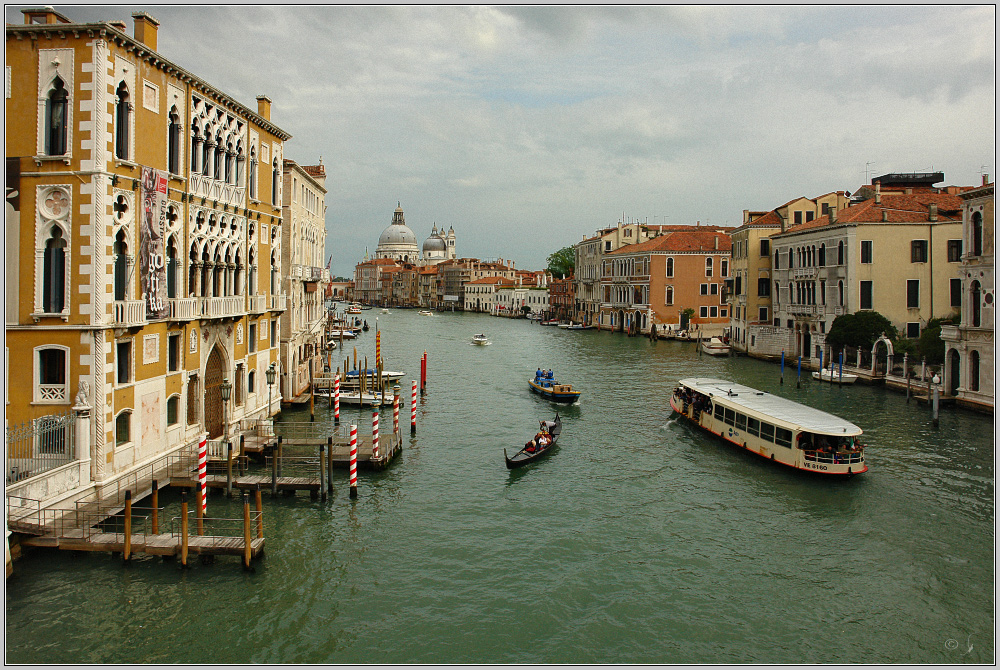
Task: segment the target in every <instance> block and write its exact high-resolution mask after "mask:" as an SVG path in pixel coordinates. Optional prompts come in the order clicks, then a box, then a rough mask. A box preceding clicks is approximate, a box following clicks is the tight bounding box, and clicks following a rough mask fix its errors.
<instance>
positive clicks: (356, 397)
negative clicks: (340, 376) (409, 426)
mask: <svg viewBox="0 0 1000 670" xmlns="http://www.w3.org/2000/svg"><path fill="white" fill-rule="evenodd" d="M313 395H315V396H316V397H317V398H329V397H330V396H332V395H333V391H331V390H328V389H321V390H317V391H314V392H313ZM386 400H387V401H388V402H390V403H391V402H392V394H387V395H386ZM340 404H341V405H358V406H361V407H378V406H379V405H381V404H382V396H381V395H376V394H374V393H365V394H363V395H362V394H361V393H360V392H358V391H351V390H346V391H345V390H344V389H340Z"/></svg>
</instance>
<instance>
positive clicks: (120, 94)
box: [115, 81, 132, 161]
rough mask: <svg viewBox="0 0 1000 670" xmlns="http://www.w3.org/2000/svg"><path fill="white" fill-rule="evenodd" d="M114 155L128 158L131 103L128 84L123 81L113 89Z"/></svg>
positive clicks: (122, 158)
mask: <svg viewBox="0 0 1000 670" xmlns="http://www.w3.org/2000/svg"><path fill="white" fill-rule="evenodd" d="M115 95H116V96H117V101H116V102H115V157H116V158H119V159H120V160H123V161H124V160H128V157H129V146H128V143H129V135H130V132H129V124H130V123H131V118H132V103H131V102H130V101H129V94H128V86H126V85H125V82H124V81H123V82H121V83H120V84H118V90H116V91H115Z"/></svg>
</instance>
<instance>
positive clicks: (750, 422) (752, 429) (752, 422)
mask: <svg viewBox="0 0 1000 670" xmlns="http://www.w3.org/2000/svg"><path fill="white" fill-rule="evenodd" d="M747 432H748V433H750V434H751V435H760V421H758V420H757V419H755V418H753V417H747Z"/></svg>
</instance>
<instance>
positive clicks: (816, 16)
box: [6, 4, 996, 276]
mask: <svg viewBox="0 0 1000 670" xmlns="http://www.w3.org/2000/svg"><path fill="white" fill-rule="evenodd" d="M32 6H35V5H32ZM21 8H22V6H15V7H11V6H7V7H6V20H7V22H9V23H21V22H22V17H21V14H20V9H21ZM55 8H56V9H57V10H58V11H60V12H62V13H63V14H65V15H67V16H68V17H69V18H70V19H72V20H74V21H79V22H94V21H103V20H114V19H118V20H124V21H125V22H126V23H127V25H128V26H129V28H128V31H129V34H131V31H132V18H131V14H132V12H134V11H139V10H142V11H146V12H147V13H149V14H150V15H151V16H153V17H154V18H156V19H157V20H158V21H159V22H160V28H159V32H158V51H159V52H160V54H161V55H162V56H163V57H164V58H166V59H167V60H170V61H172V62H174V63H176V64H177V65H180V66H181V67H183V68H184V69H186V70H188V71H190V72H192V73H193V74H195V75H197V76H198V77H200V78H202V79H204V80H205V81H207V82H209V83H210V84H212V85H213V86H215V87H216V88H218V89H219V90H221V91H223V92H225V93H227V94H228V95H230V96H232V97H234V98H235V99H236V100H238V101H240V102H241V103H243V104H245V105H246V106H247V107H249V108H250V109H252V110H256V109H257V103H256V96H257V95H261V94H263V95H267V96H268V97H269V98H271V100H272V101H273V104H272V108H271V120H272V122H273V123H275V124H276V125H277V126H279V127H280V128H282V129H283V130H285V131H287V132H288V133H290V134H291V135H292V138H291V139H290V140H289V141H288V142H286V143H285V158H290V159H292V160H295V161H296V162H298V163H300V164H303V165H310V164H315V163H317V162H319V160H320V158H321V157H322V160H323V163H324V164H325V165H326V172H327V180H326V186H327V189H328V194H327V196H326V205H327V212H326V225H327V254H326V255H327V257H332V264H331V270H332V272H333V274H334V275H335V276H336V275H344V276H352V275H353V269H354V265H355V264H356V263H358V262H359V261H361V260H362V258H363V256H364V254H365V250H366V249H367V250H368V252H369V253H374V251H375V247H376V245H377V243H378V237H379V235H380V234H381V232H382V231H383V230H384V229H385V228H386V227H387V226H388V225H389V224H390V222H391V220H392V214H393V211H394V210H395V208H396V206H397V203H399V204H400V206H401V207H402V208H403V211H404V215H405V218H406V223H407V225H408V226H409V227H410V228H411V229H412V230H413V231H414V233H415V235H416V237H417V242H418V244H422V243H423V241H424V240H425V239H426V238H427V237H428V235H429V234H430V231H431V227H432V225H435V224H436V225H437V226H438V228H441V227H444V228H448V227H454V229H455V235H456V247H457V252H458V255H459V256H460V257H474V258H480V259H492V258H498V257H499V258H505V259H512V260H514V261H515V263H516V266H517V267H518V268H522V269H541V268H543V267H545V265H546V264H547V262H546V258H547V256H548V255H549V254H551V253H553V252H555V251H557V250H558V249H560V248H562V247H565V246H568V245H572V244H575V243H576V242H579V241H580V240H582V239H583V238H584V237H589V236H592V235H593V234H594V233H595V231H597V230H598V229H600V228H605V227H609V226H613V225H615V224H616V223H618V222H619V221H622V220H623V219H624V221H626V222H635V221H639V222H646V223H650V224H662V223H667V224H690V225H694V224H695V223H696V222H697V221H701V222H702V223H706V224H714V225H730V226H737V225H739V224H740V223H741V222H742V216H743V210H744V209H751V210H768V209H773V208H775V207H777V206H779V205H781V204H783V203H785V202H787V201H789V200H791V199H793V198H796V197H799V196H807V197H815V196H818V195H821V194H824V193H828V192H830V191H834V190H848V191H851V192H854V191H855V190H856V189H857V188H858V187H860V186H861V185H862V184H865V183H868V182H870V180H871V178H872V177H873V176H877V175H881V174H885V173H888V172H922V171H929V170H934V171H941V172H944V174H945V184H949V185H950V184H956V185H976V184H979V183H981V180H982V177H981V175H982V173H984V172H985V173H988V174H990V175H991V176H990V179H991V180H992V179H993V174H994V173H995V171H996V167H995V165H994V158H995V155H996V106H995V105H996V76H995V75H996V49H995V42H996V11H995V8H994V7H992V6H952V5H947V6H945V5H942V6H898V5H896V6H836V5H833V6H830V5H828V6H823V7H806V6H802V7H794V6H765V7H741V6H713V5H699V6H654V5H636V6H627V7H620V6H575V7H565V6H524V5H520V6H444V5H437V6H414V5H410V6H403V5H396V6H379V5H352V6H337V5H295V6H287V5H273V6H272V5H242V6H241V5H228V6H207V7H202V6H193V5H190V6H187V5H121V6H86V5H75V6H74V5H58V4H57V5H55Z"/></svg>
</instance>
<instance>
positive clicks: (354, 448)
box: [351, 423, 358, 498]
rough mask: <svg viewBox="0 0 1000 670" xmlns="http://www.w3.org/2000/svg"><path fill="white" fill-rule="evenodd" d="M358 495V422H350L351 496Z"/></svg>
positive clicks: (355, 496)
mask: <svg viewBox="0 0 1000 670" xmlns="http://www.w3.org/2000/svg"><path fill="white" fill-rule="evenodd" d="M357 497H358V424H356V423H352V424H351V498H357Z"/></svg>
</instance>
